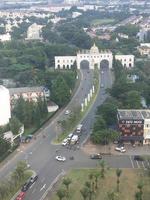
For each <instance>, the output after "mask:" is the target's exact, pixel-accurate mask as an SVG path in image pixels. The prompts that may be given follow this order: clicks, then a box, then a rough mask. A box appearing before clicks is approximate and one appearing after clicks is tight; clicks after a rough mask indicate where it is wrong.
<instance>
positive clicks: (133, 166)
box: [130, 156, 135, 168]
mask: <svg viewBox="0 0 150 200" xmlns="http://www.w3.org/2000/svg"><path fill="white" fill-rule="evenodd" d="M130 161H131V165H132V168H135V167H134V164H133V161H132V158H131V156H130Z"/></svg>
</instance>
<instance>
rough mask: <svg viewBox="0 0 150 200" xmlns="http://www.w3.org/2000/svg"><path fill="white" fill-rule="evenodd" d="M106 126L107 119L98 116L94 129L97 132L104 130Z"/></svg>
mask: <svg viewBox="0 0 150 200" xmlns="http://www.w3.org/2000/svg"><path fill="white" fill-rule="evenodd" d="M105 128H106V122H105V120H104V119H103V118H102V117H101V116H98V117H97V118H96V121H95V123H94V127H93V131H94V132H96V131H99V130H103V129H105Z"/></svg>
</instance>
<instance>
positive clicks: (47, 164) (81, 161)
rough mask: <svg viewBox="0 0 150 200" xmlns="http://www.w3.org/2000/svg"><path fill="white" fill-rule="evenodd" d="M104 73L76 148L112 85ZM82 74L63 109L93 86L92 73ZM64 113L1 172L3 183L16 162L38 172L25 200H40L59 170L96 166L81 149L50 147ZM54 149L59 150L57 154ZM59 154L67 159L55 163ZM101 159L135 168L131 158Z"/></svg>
mask: <svg viewBox="0 0 150 200" xmlns="http://www.w3.org/2000/svg"><path fill="white" fill-rule="evenodd" d="M103 71H104V73H103V74H102V73H100V80H101V83H103V85H104V87H103V88H100V92H99V94H98V96H97V99H96V101H95V103H94V104H93V106H92V107H91V109H90V111H89V113H88V114H87V115H86V116H85V118H84V120H83V122H82V124H83V128H84V129H85V131H84V132H83V134H82V136H81V138H80V144H79V146H81V145H82V143H83V142H84V140H85V139H86V138H87V137H88V136H89V134H90V132H91V128H92V125H93V122H94V118H95V111H96V108H97V106H98V105H100V104H102V103H103V101H104V100H105V98H106V97H107V94H106V93H105V89H106V88H109V87H111V84H112V74H111V71H109V70H107V69H105V68H104V69H103ZM81 74H82V76H81V83H80V86H79V88H78V89H77V92H76V94H75V95H74V97H73V98H72V100H71V101H70V103H69V104H68V106H67V108H66V109H70V110H72V108H73V107H76V106H78V105H80V104H81V103H82V102H83V100H84V98H85V97H86V96H87V94H88V92H89V90H90V89H91V87H92V79H93V71H90V72H89V73H88V71H87V70H83V71H82V73H81ZM66 109H65V110H66ZM64 113H65V111H62V112H61V113H60V114H59V115H58V116H57V117H56V118H55V119H54V120H53V121H52V122H51V123H50V124H49V125H48V126H47V127H45V128H44V129H42V130H41V134H39V135H38V136H37V139H36V140H33V141H32V142H31V143H30V144H28V147H22V148H21V149H20V151H19V152H18V153H17V154H16V156H15V157H13V158H12V159H11V160H9V161H8V163H6V164H5V165H4V166H3V167H1V169H0V180H2V179H3V178H4V177H6V176H7V175H8V174H9V173H10V172H11V171H13V170H14V168H15V166H16V163H17V162H18V161H19V160H26V161H27V163H29V164H30V165H31V168H32V169H33V170H35V171H36V172H37V174H38V175H39V179H38V181H37V182H36V183H35V184H34V185H33V186H32V187H31V188H30V189H29V191H28V192H27V195H26V198H25V200H41V198H42V196H43V194H44V193H45V191H46V190H47V189H48V188H49V186H50V185H51V183H52V182H53V180H54V179H55V178H56V177H57V175H58V174H59V173H61V172H62V170H65V171H68V170H69V169H71V168H81V167H95V166H97V161H96V160H91V159H89V156H88V155H86V154H84V153H83V152H82V151H81V150H80V149H79V150H75V151H74V149H67V148H66V147H62V146H61V145H52V144H51V141H52V139H53V138H54V137H56V135H57V134H56V133H57V131H58V127H57V121H59V120H62V119H63V118H64V117H66V116H65V115H64ZM43 134H44V135H46V137H45V138H43V137H42V135H43ZM56 149H59V151H58V152H57V153H56ZM59 154H60V155H62V156H65V157H66V159H67V160H66V162H64V163H61V162H58V161H56V159H55V157H56V155H59ZM70 156H74V160H70V159H69V158H70ZM104 160H105V161H106V163H107V164H108V165H109V166H110V167H114V168H118V167H120V168H136V167H134V164H135V163H134V161H133V159H132V158H131V157H130V156H111V157H109V156H105V157H104ZM135 166H136V165H135Z"/></svg>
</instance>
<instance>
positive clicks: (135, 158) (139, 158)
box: [134, 155, 144, 161]
mask: <svg viewBox="0 0 150 200" xmlns="http://www.w3.org/2000/svg"><path fill="white" fill-rule="evenodd" d="M134 160H137V161H144V158H143V157H142V156H139V155H136V156H134Z"/></svg>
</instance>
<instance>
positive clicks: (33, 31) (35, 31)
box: [26, 23, 43, 40]
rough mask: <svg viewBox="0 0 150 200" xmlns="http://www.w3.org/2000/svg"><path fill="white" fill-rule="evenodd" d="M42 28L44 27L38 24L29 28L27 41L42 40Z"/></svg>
mask: <svg viewBox="0 0 150 200" xmlns="http://www.w3.org/2000/svg"><path fill="white" fill-rule="evenodd" d="M42 27H43V26H42V25H38V24H36V23H34V24H32V25H31V26H29V28H28V30H27V38H26V40H42V36H41V33H42Z"/></svg>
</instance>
